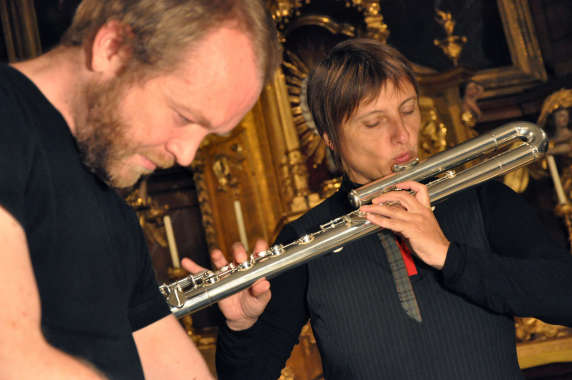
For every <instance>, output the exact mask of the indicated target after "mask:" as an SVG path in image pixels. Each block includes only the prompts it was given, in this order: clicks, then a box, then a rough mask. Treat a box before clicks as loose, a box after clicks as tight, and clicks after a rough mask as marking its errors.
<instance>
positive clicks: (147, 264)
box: [129, 216, 171, 331]
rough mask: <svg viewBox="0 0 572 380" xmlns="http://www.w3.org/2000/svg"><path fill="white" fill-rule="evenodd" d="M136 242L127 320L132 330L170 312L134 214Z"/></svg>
mask: <svg viewBox="0 0 572 380" xmlns="http://www.w3.org/2000/svg"><path fill="white" fill-rule="evenodd" d="M134 219H135V223H137V225H136V235H137V244H138V248H139V249H138V262H139V268H140V270H139V276H138V278H137V281H136V284H135V288H134V290H133V293H132V297H131V302H130V303H129V321H130V323H131V329H132V331H136V330H139V329H141V328H143V327H145V326H148V325H150V324H152V323H153V322H156V321H158V320H159V319H162V318H164V317H166V316H167V315H169V314H170V312H171V311H170V309H169V306H168V305H167V303H166V301H165V297H163V295H162V294H161V292H160V291H159V285H158V284H157V280H156V278H155V271H154V269H153V263H152V261H151V256H150V254H149V250H148V249H147V244H146V242H145V237H144V235H143V232H142V230H141V228H139V227H138V226H139V225H138V222H137V220H136V218H135V216H134Z"/></svg>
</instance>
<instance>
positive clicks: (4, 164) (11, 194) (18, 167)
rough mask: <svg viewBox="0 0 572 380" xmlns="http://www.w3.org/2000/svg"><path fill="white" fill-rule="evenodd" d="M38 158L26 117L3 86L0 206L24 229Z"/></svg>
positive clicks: (0, 103)
mask: <svg viewBox="0 0 572 380" xmlns="http://www.w3.org/2000/svg"><path fill="white" fill-rule="evenodd" d="M36 155H37V152H36V145H35V143H34V138H33V136H31V135H30V133H29V128H28V127H27V125H26V119H25V115H22V113H21V112H18V107H17V104H16V103H15V101H14V100H12V99H11V98H10V96H9V94H7V93H6V90H5V89H3V88H1V87H0V206H2V207H3V208H4V209H5V210H7V211H8V212H9V213H10V214H12V215H13V216H14V218H15V219H16V220H18V222H20V224H21V225H22V226H24V225H25V219H26V202H25V201H24V199H25V195H26V189H27V188H28V185H29V181H30V172H31V170H32V163H33V161H34V159H35V156H36Z"/></svg>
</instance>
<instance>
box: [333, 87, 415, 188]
mask: <svg viewBox="0 0 572 380" xmlns="http://www.w3.org/2000/svg"><path fill="white" fill-rule="evenodd" d="M420 127H421V115H420V111H419V106H418V103H417V94H416V92H415V88H414V87H413V85H412V84H411V83H409V82H408V81H405V80H404V81H402V82H401V84H400V86H399V87H396V86H395V85H394V84H393V83H392V82H390V81H388V82H386V84H385V86H384V87H383V88H382V89H381V91H380V93H379V95H378V96H377V98H375V99H374V100H373V101H371V102H369V103H362V104H361V105H360V106H359V107H358V109H357V110H356V112H355V113H354V115H353V116H352V117H351V118H350V119H349V120H348V121H346V122H345V123H343V124H342V125H341V126H340V131H339V139H340V150H341V152H340V153H341V154H340V156H341V160H342V165H343V167H344V171H345V172H346V173H347V175H348V176H349V178H350V179H351V180H352V181H353V182H356V183H359V184H364V183H367V182H371V181H373V180H375V179H378V178H382V177H385V176H387V175H389V174H391V173H392V167H393V165H395V164H404V163H406V162H409V161H411V160H413V159H414V158H415V157H417V142H418V134H419V129H420Z"/></svg>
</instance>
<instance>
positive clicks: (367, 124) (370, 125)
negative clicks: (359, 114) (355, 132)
mask: <svg viewBox="0 0 572 380" xmlns="http://www.w3.org/2000/svg"><path fill="white" fill-rule="evenodd" d="M363 125H364V126H365V127H366V128H375V127H377V126H378V125H379V121H377V120H376V121H370V122H367V121H364V122H363Z"/></svg>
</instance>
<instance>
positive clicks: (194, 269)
mask: <svg viewBox="0 0 572 380" xmlns="http://www.w3.org/2000/svg"><path fill="white" fill-rule="evenodd" d="M181 265H182V266H183V268H184V269H186V270H187V271H188V272H190V273H192V274H196V273H199V272H202V271H204V270H206V269H205V268H203V267H202V266H200V265H199V264H197V263H195V262H194V261H193V260H191V259H189V258H188V257H183V259H182V260H181Z"/></svg>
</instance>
